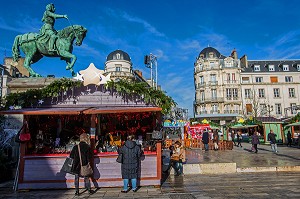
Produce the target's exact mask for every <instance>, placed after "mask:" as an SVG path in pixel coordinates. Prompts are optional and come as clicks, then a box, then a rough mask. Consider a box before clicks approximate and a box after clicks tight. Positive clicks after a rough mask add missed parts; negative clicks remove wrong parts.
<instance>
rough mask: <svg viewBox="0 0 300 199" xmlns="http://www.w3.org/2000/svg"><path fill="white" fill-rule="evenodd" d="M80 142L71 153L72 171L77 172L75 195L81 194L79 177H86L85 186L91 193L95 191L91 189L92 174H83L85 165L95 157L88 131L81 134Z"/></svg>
mask: <svg viewBox="0 0 300 199" xmlns="http://www.w3.org/2000/svg"><path fill="white" fill-rule="evenodd" d="M79 139H80V143H79V144H78V145H75V146H74V147H73V149H72V151H71V153H70V157H71V158H73V160H74V161H73V166H72V169H71V171H72V173H74V174H75V189H76V191H75V195H77V196H78V195H79V177H83V178H84V186H85V188H86V189H87V190H88V193H89V194H93V193H94V192H93V191H92V190H91V182H90V177H91V176H82V175H81V170H82V167H83V166H87V165H88V164H90V160H91V158H92V157H93V154H92V150H91V147H90V138H89V136H88V135H87V134H86V133H82V134H81V135H80V138H79Z"/></svg>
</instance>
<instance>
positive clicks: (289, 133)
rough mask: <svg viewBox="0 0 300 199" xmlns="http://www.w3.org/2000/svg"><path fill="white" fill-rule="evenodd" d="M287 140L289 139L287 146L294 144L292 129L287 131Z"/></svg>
mask: <svg viewBox="0 0 300 199" xmlns="http://www.w3.org/2000/svg"><path fill="white" fill-rule="evenodd" d="M286 136H287V140H288V143H287V146H290V147H291V146H292V134H291V132H290V131H288V133H287V135H286Z"/></svg>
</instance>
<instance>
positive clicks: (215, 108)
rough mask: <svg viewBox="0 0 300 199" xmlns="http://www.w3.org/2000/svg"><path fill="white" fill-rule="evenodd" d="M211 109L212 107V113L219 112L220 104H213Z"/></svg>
mask: <svg viewBox="0 0 300 199" xmlns="http://www.w3.org/2000/svg"><path fill="white" fill-rule="evenodd" d="M211 109H212V113H218V105H217V104H213V105H212V107H211Z"/></svg>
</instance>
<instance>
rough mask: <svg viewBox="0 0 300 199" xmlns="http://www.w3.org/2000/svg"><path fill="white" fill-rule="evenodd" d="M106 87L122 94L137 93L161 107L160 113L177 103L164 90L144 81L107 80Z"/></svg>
mask: <svg viewBox="0 0 300 199" xmlns="http://www.w3.org/2000/svg"><path fill="white" fill-rule="evenodd" d="M106 89H110V90H111V91H112V92H113V90H114V89H115V90H116V91H117V92H118V93H120V94H123V95H138V96H141V97H142V98H143V100H144V101H145V102H146V103H149V104H155V105H156V106H158V107H160V108H162V113H163V114H167V113H169V112H170V110H171V108H172V107H174V106H176V105H177V103H176V102H175V101H174V100H173V99H172V98H171V97H170V96H167V95H166V93H165V92H164V91H161V90H156V89H154V88H152V87H149V85H148V84H147V83H146V82H135V81H132V82H128V81H124V80H120V81H118V82H113V81H110V82H107V84H106Z"/></svg>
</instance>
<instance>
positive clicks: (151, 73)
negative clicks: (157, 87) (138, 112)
mask: <svg viewBox="0 0 300 199" xmlns="http://www.w3.org/2000/svg"><path fill="white" fill-rule="evenodd" d="M152 75H153V72H152V60H151V56H150V79H151V87H152V88H153V77H152Z"/></svg>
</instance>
